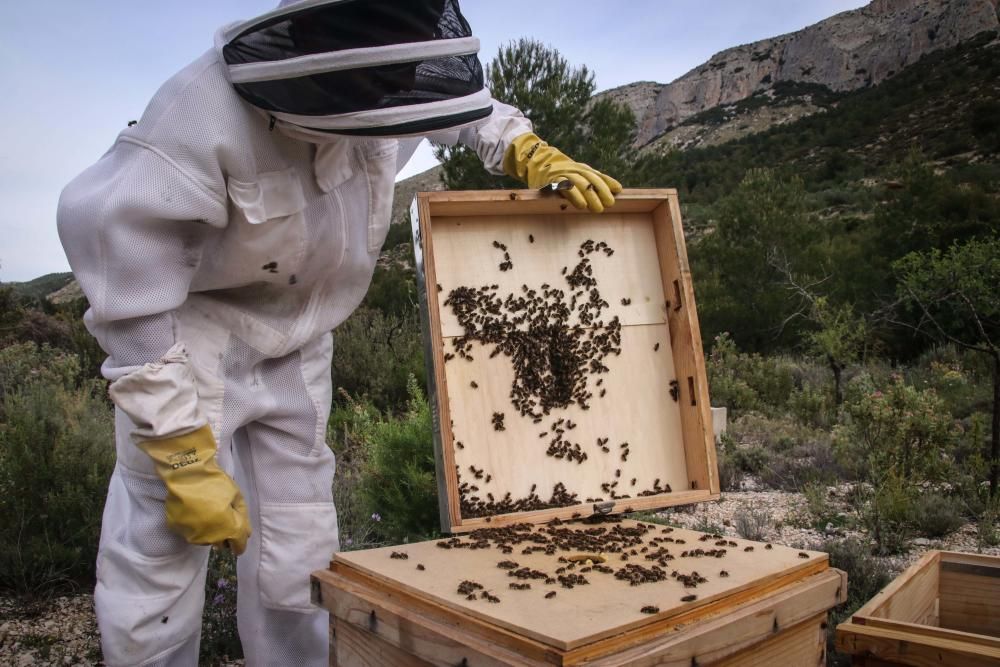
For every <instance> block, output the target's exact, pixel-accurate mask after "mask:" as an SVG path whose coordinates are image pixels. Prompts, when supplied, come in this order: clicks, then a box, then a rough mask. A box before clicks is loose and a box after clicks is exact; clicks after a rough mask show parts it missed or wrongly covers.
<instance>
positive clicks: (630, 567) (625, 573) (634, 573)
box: [615, 563, 667, 586]
mask: <svg viewBox="0 0 1000 667" xmlns="http://www.w3.org/2000/svg"><path fill="white" fill-rule="evenodd" d="M666 578H667V572H666V570H664V569H663V568H661V567H659V566H657V565H653V566H651V567H643V566H642V565H636V564H635V563H626V564H625V565H624V566H623V567H622V568H621V569H619V570H618V571H617V572H615V579H620V580H622V581H627V582H628V585H629V586H638V585H640V584H651V583H655V582H657V581H664V580H665V579H666Z"/></svg>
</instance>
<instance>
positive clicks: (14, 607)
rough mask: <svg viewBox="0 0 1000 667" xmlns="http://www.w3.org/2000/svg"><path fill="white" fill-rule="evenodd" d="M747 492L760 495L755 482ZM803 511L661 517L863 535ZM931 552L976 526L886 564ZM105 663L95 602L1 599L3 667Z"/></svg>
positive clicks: (797, 537)
mask: <svg viewBox="0 0 1000 667" xmlns="http://www.w3.org/2000/svg"><path fill="white" fill-rule="evenodd" d="M747 487H748V488H750V489H753V488H754V485H753V481H752V480H750V483H749V484H748V485H747ZM848 488H849V487H847V486H841V487H835V488H831V489H830V492H831V493H830V496H829V502H830V503H831V505H832V507H831V509H832V510H833V511H835V512H843V513H844V514H845V515H846V514H848V512H849V508H848V507H847V506H846V504H844V502H843V500H842V499H843V498H844V496H845V494H846V492H847V490H848ZM805 507H806V502H805V497H804V496H803V495H802V494H801V493H788V492H783V491H770V490H748V491H741V492H735V493H726V494H724V495H723V497H722V499H721V500H719V501H716V502H711V503H701V504H700V505H694V506H691V507H686V508H683V509H677V510H670V511H666V512H662V513H661V516H663V517H664V518H667V519H668V520H669V521H671V522H673V523H677V524H679V525H682V526H685V527H688V528H694V529H695V530H720V532H722V533H723V534H725V535H730V536H738V535H739V533H738V531H737V525H738V523H739V521H738V517H739V516H740V515H741V514H742V515H744V516H746V515H747V514H750V513H752V512H753V511H756V512H759V513H761V514H762V515H766V517H767V520H766V521H764V522H762V523H763V533H762V535H761V537H760V540H761V541H764V542H773V543H775V544H785V545H788V546H792V547H797V548H802V547H809V546H814V545H816V544H817V543H819V542H822V541H824V540H827V539H830V538H834V537H850V536H860V533H857V532H853V531H850V530H845V529H841V528H834V527H833V526H827V527H826V529H825V530H816V529H814V528H812V527H808V526H807V525H806V524H807V522H806V521H805V519H804V516H805V515H804V513H805ZM929 549H948V550H952V551H965V552H975V551H976V530H975V527H974V526H973V525H971V524H970V525H966V526H963V527H962V528H960V529H959V530H957V531H955V532H954V533H952V534H951V535H949V536H948V537H947V538H945V539H944V540H927V539H923V538H918V539H916V540H914V541H913V549H911V550H910V552H909V553H908V554H906V555H905V556H899V557H892V558H887V559H886V561H887V565H889V567H890V569H891V570H892V571H893V573H894V575H895V574H898V573H899V572H901V571H902V570H903V569H905V568H906V567H907V566H908V565H910V564H911V563H913V562H915V561H916V560H917V559H919V558H920V556H922V555H923V554H924V553H925V552H926V551H927V550H929ZM983 553H985V554H990V555H994V556H1000V546H998V547H991V548H987V549H985V550H984V551H983ZM100 656H101V651H100V644H99V641H98V636H97V626H96V623H95V619H94V608H93V597H92V596H90V595H75V596H72V597H59V598H54V599H51V600H47V601H40V602H35V603H33V604H31V605H27V606H26V605H23V604H21V603H19V602H18V601H15V600H11V599H7V598H0V665H10V666H11V667H24V666H25V665H39V666H42V665H53V666H55V665H101V664H103V663H102V662H101V660H100ZM242 664H243V661H234V662H229V663H223V667H235V666H236V665H242Z"/></svg>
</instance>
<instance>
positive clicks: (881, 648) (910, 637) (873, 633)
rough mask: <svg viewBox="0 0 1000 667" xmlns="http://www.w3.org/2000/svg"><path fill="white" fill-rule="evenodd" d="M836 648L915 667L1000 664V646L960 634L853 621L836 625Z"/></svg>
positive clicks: (968, 666) (984, 666)
mask: <svg viewBox="0 0 1000 667" xmlns="http://www.w3.org/2000/svg"><path fill="white" fill-rule="evenodd" d="M837 650H838V651H840V652H841V653H847V654H849V655H854V656H859V657H866V658H867V657H868V656H871V657H874V658H877V659H880V660H884V661H886V662H888V663H890V664H898V665H913V666H915V667H941V666H943V665H944V666H951V665H955V666H956V667H957V666H959V665H960V666H961V667H988V666H993V667H995V666H996V665H997V664H1000V649H997V648H993V647H988V646H982V645H979V644H973V643H970V642H966V641H964V640H962V639H961V638H958V639H955V638H945V637H939V636H924V635H920V634H915V633H913V632H910V631H905V630H896V629H889V628H883V627H869V626H867V625H860V624H857V623H854V622H847V623H841V624H840V625H839V626H837Z"/></svg>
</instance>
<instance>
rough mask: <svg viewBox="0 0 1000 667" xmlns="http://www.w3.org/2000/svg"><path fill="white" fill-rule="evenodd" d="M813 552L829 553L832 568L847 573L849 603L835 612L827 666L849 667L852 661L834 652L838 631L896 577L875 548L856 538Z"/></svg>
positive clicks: (826, 544)
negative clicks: (878, 555) (877, 555)
mask: <svg viewBox="0 0 1000 667" xmlns="http://www.w3.org/2000/svg"><path fill="white" fill-rule="evenodd" d="M812 548H813V549H815V550H816V551H825V552H826V553H828V554H829V555H830V567H835V568H837V569H838V570H843V571H844V572H846V573H847V601H846V602H844V603H843V604H842V605H840V606H839V607H837V608H835V609H833V610H832V611H831V613H830V619H829V624H828V626H827V664H828V665H845V666H847V665H850V664H851V662H850V660H849V659H845V658H844V656H840V655H838V654H837V653H836V652H835V651H834V633H835V631H836V628H837V626H838V625H839V624H840V623H842V622H844V621H845V620H847V619H848V618H849V617H850V616H851V614H853V613H854V612H856V611H857V610H858V609H860V608H861V606H862V605H863V604H865V603H866V602H868V601H869V600H871V599H872V598H873V597H875V595H876V594H877V593H878V592H879V591H880V590H882V589H883V588H885V587H886V586H887V585H888V584H889V582H890V581H891V580H892V574H891V573H890V571H889V568H888V567H887V566H886V565H885V564H884V563H883V562H882V560H881V559H879V558H876V557H875V556H873V555H872V549H871V545H869V544H867V543H865V542H861V541H859V540H857V539H854V538H849V539H845V540H828V541H826V542H822V543H820V544H816V545H813V547H812Z"/></svg>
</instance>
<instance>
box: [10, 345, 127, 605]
mask: <svg viewBox="0 0 1000 667" xmlns="http://www.w3.org/2000/svg"><path fill="white" fill-rule="evenodd" d="M4 352H9V349H8V350H5V351H4ZM66 364H67V366H71V365H72V364H71V363H70V362H66ZM38 377H40V378H44V379H40V380H38V381H34V382H28V383H26V384H23V385H22V386H19V387H17V388H15V389H14V390H13V391H11V392H8V393H6V394H5V395H4V396H3V399H2V410H0V415H2V420H3V421H2V422H0V589H5V590H9V591H14V592H17V593H30V592H47V591H51V590H54V589H59V588H67V587H69V586H71V585H73V584H76V583H83V582H86V585H87V586H89V582H90V581H91V579H92V577H93V567H94V559H95V557H96V552H97V543H98V537H99V534H100V524H101V513H102V510H103V507H104V498H105V495H106V489H107V483H108V478H109V477H110V475H111V471H112V469H113V467H114V462H115V453H114V423H113V422H114V420H113V415H112V411H111V409H110V408H109V407H108V404H107V402H106V401H105V398H104V383H103V382H98V381H93V382H88V383H85V384H84V385H83V386H81V387H80V388H78V389H72V388H67V387H65V386H62V385H61V384H59V382H60V381H61V379H60V371H59V370H58V364H57V365H56V366H55V367H49V368H44V369H42V370H40V371H39V374H38ZM53 378H56V380H54V379H53Z"/></svg>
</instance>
